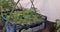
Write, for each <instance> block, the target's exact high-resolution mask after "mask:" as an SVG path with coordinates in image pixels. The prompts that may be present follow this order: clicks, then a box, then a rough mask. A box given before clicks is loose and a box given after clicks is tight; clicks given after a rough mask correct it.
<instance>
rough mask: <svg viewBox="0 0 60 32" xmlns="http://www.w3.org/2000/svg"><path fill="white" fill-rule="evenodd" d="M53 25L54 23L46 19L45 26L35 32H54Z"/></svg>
mask: <svg viewBox="0 0 60 32" xmlns="http://www.w3.org/2000/svg"><path fill="white" fill-rule="evenodd" d="M53 25H54V23H53V22H50V21H47V23H46V28H45V29H42V30H38V31H36V32H56V30H55V27H54V26H53Z"/></svg>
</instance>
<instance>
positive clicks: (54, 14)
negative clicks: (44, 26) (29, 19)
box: [15, 0, 60, 22]
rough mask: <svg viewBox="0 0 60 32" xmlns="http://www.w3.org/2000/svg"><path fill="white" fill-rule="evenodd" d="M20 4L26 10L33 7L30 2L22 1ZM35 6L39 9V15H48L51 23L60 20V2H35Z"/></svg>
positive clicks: (55, 0)
mask: <svg viewBox="0 0 60 32" xmlns="http://www.w3.org/2000/svg"><path fill="white" fill-rule="evenodd" d="M15 1H16V0H15ZM20 3H21V4H22V6H23V7H26V8H27V7H28V8H30V6H31V3H30V0H21V2H20ZM18 5H19V4H18ZM34 5H35V7H36V8H38V10H39V11H38V13H41V14H43V15H46V16H47V19H48V20H49V21H52V22H55V20H56V19H60V0H34Z"/></svg>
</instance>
